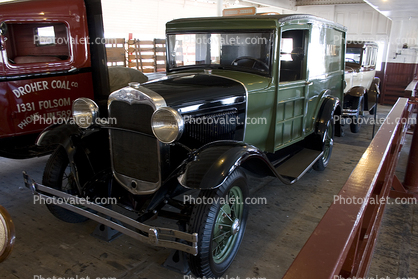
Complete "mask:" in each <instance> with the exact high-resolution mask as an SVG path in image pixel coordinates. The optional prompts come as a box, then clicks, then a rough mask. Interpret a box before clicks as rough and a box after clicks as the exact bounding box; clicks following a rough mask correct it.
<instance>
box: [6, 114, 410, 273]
mask: <svg viewBox="0 0 418 279" xmlns="http://www.w3.org/2000/svg"><path fill="white" fill-rule="evenodd" d="M389 109H390V108H389V107H382V106H380V107H379V116H382V117H383V116H384V115H385V114H387V112H388V111H389ZM345 131H346V135H345V137H342V138H336V139H335V146H334V149H333V155H332V158H331V162H330V165H329V166H328V168H327V169H326V170H325V171H324V172H315V171H312V172H310V173H307V174H306V175H305V176H304V177H303V178H302V179H301V180H300V181H299V182H297V183H296V184H295V185H293V186H286V185H283V184H282V183H281V182H280V181H279V180H278V179H274V178H263V179H260V178H254V177H251V178H250V187H251V191H252V193H253V196H254V197H265V198H267V205H251V206H250V215H249V220H248V224H247V229H246V233H245V237H244V240H243V242H242V245H241V248H240V250H239V252H238V255H237V257H236V258H235V261H234V262H233V264H232V266H231V267H230V268H229V269H228V271H227V273H226V274H225V275H224V277H226V276H227V275H228V276H229V278H232V277H237V276H239V278H268V279H275V278H281V277H282V276H283V275H284V274H285V272H286V270H287V269H288V267H289V266H290V264H291V263H292V261H293V260H294V258H295V257H296V255H297V254H298V252H299V251H300V249H301V248H302V246H303V245H304V243H305V242H306V240H307V239H308V237H309V236H310V235H311V233H312V231H313V230H314V229H315V227H316V225H317V224H318V222H319V221H320V219H321V218H322V216H323V215H324V213H325V212H326V210H327V209H328V207H329V206H330V205H331V203H332V200H333V195H334V194H337V193H338V192H339V190H340V189H341V187H342V186H343V185H344V183H345V181H346V180H347V178H348V176H349V175H350V173H351V171H352V170H353V168H354V167H355V166H356V164H357V162H358V160H359V159H360V157H361V156H362V154H363V152H364V151H365V149H366V148H367V146H368V145H369V143H370V139H371V131H372V127H371V126H363V127H362V128H361V131H360V133H359V134H352V133H351V132H350V131H349V128H348V127H345ZM408 137H411V136H408ZM406 159H407V152H406V151H404V152H403V153H402V155H401V161H402V163H401V164H400V166H399V167H398V169H399V171H400V176H401V175H402V173H401V172H402V165H403V167H404V165H405V160H406ZM46 161H47V158H46V157H43V158H35V159H29V160H10V159H4V158H0V204H1V205H2V206H4V207H5V208H6V209H7V210H8V211H9V212H10V214H11V216H12V218H13V220H14V223H15V226H16V233H17V239H16V245H15V248H14V250H13V253H12V255H11V256H10V258H9V259H7V260H6V261H5V262H3V263H1V264H0V278H6V279H9V278H22V279H29V278H31V279H32V278H33V279H36V278H39V279H40V278H42V277H43V278H47V277H52V276H56V277H71V276H74V277H75V276H78V278H82V277H87V276H89V278H96V277H100V278H118V279H122V278H127V279H129V278H135V279H137V278H152V279H158V278H190V277H183V275H181V274H178V273H176V272H173V271H171V270H168V269H166V268H164V267H163V266H162V264H163V263H164V261H165V259H166V258H167V256H168V255H169V254H170V250H168V249H164V248H155V247H152V246H148V245H145V244H142V243H141V242H139V241H136V240H134V239H131V238H129V237H127V236H121V237H119V238H117V239H116V240H114V241H113V242H111V243H108V242H105V241H102V240H99V239H97V238H94V237H92V236H91V235H90V233H91V232H92V231H93V230H94V228H95V227H96V223H95V222H94V221H88V222H85V223H82V224H67V223H64V222H62V221H60V220H58V219H56V218H55V217H53V216H52V215H51V214H50V213H49V211H48V210H47V208H46V207H45V206H41V205H34V204H33V197H32V194H31V193H30V191H29V190H28V189H26V188H25V187H24V186H23V181H22V175H21V172H22V170H26V171H27V172H28V173H29V174H30V175H31V176H32V178H34V179H35V180H37V181H39V182H40V181H41V177H42V172H43V168H44V166H45V163H46ZM417 226H418V211H417V206H416V205H408V206H395V205H388V206H387V207H386V213H385V217H384V221H383V226H382V228H381V232H380V236H379V239H378V243H377V247H376V250H375V255H374V259H373V262H372V265H371V269H370V273H369V275H370V276H376V275H378V276H379V277H384V276H389V278H392V279H394V278H396V276H415V277H418V253H417V252H418V245H417V243H418V241H417V240H418V233H417ZM40 276H42V277H40ZM373 278H375V277H373ZM385 279H386V277H385Z"/></svg>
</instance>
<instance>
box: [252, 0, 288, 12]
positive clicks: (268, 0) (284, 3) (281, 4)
mask: <svg viewBox="0 0 418 279" xmlns="http://www.w3.org/2000/svg"><path fill="white" fill-rule="evenodd" d="M245 2H249V3H253V4H257V5H263V6H270V7H275V8H281V9H288V10H296V0H245Z"/></svg>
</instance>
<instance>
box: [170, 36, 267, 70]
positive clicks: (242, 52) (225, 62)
mask: <svg viewBox="0 0 418 279" xmlns="http://www.w3.org/2000/svg"><path fill="white" fill-rule="evenodd" d="M272 42H273V32H272V31H268V32H267V31H263V32H247V33H236V32H234V33H230V32H228V33H226V32H225V33H222V32H218V33H196V34H170V35H168V52H169V53H168V56H167V59H168V61H167V63H168V69H169V70H178V69H186V68H194V67H204V68H214V69H233V70H237V71H248V72H255V73H259V74H264V75H269V74H270V67H271V53H272Z"/></svg>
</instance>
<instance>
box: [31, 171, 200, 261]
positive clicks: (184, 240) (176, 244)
mask: <svg viewBox="0 0 418 279" xmlns="http://www.w3.org/2000/svg"><path fill="white" fill-rule="evenodd" d="M23 179H24V181H25V186H26V187H27V188H29V189H31V190H32V193H33V194H34V195H39V196H40V197H43V198H45V199H52V201H53V204H54V205H57V206H60V207H63V208H65V209H67V210H70V211H72V212H75V213H77V214H80V215H82V216H85V217H87V218H90V219H92V220H94V221H96V222H99V223H101V224H103V225H106V226H108V227H110V228H112V229H114V230H117V231H119V232H121V233H123V234H126V235H128V236H130V237H132V238H135V239H137V240H139V241H141V242H144V243H148V244H151V245H154V246H159V247H165V248H171V249H176V250H179V251H183V252H186V253H189V254H193V255H197V253H198V252H197V239H198V235H197V233H193V234H189V233H185V232H182V231H178V230H172V229H167V228H158V227H152V226H148V225H145V224H143V223H140V222H138V221H136V220H134V219H131V218H129V217H127V216H125V215H122V214H120V213H118V212H116V211H113V210H110V209H108V208H105V207H103V206H100V205H98V204H95V203H92V202H89V201H86V200H85V199H81V198H79V197H77V196H73V195H70V194H67V193H64V192H61V191H58V190H56V189H53V188H51V187H47V186H44V185H41V184H38V183H36V182H35V181H34V180H32V179H31V178H30V177H29V175H28V174H27V173H26V172H23ZM48 194H49V195H48ZM77 205H78V206H77ZM80 206H82V207H80ZM87 209H90V210H93V211H94V212H90V211H88V210H87ZM95 212H97V213H95ZM99 214H101V215H99ZM103 215H104V216H107V217H109V218H106V217H103ZM113 220H114V221H115V222H114V221H113ZM117 221H119V222H120V223H117ZM124 224H126V225H128V226H130V227H133V228H134V229H137V230H139V231H141V232H142V233H143V234H141V233H138V232H137V231H135V230H133V229H130V228H128V227H126V226H124Z"/></svg>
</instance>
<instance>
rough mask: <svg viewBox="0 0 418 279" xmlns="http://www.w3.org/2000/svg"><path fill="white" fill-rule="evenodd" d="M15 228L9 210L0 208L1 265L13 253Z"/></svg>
mask: <svg viewBox="0 0 418 279" xmlns="http://www.w3.org/2000/svg"><path fill="white" fill-rule="evenodd" d="M15 239H16V235H15V226H14V224H13V221H12V218H11V217H10V215H9V213H8V212H7V210H6V209H5V208H4V207H2V206H0V263H1V262H2V261H4V260H5V259H6V258H7V257H8V256H9V255H10V253H11V252H12V249H13V246H14V243H15Z"/></svg>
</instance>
